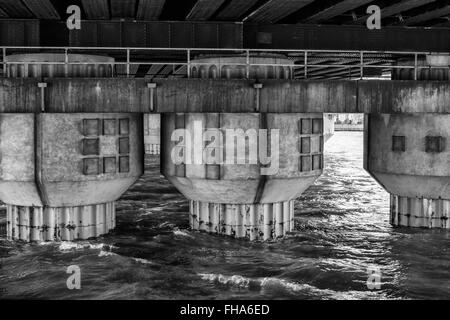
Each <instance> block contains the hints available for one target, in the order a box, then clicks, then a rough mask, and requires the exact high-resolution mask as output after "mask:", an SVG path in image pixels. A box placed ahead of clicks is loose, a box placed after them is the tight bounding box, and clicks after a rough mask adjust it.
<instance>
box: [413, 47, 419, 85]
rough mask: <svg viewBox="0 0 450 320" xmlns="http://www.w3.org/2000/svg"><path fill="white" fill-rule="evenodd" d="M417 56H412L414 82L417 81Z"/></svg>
mask: <svg viewBox="0 0 450 320" xmlns="http://www.w3.org/2000/svg"><path fill="white" fill-rule="evenodd" d="M418 59H419V58H418V56H417V53H416V54H414V80H416V81H417V78H418V71H419V70H417V68H418V66H419V61H418Z"/></svg>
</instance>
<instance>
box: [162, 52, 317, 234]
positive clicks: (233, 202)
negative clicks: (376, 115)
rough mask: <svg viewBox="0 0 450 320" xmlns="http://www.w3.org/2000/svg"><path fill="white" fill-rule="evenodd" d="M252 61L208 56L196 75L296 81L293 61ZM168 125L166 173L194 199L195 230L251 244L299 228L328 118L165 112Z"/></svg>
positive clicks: (165, 134)
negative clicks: (300, 203)
mask: <svg viewBox="0 0 450 320" xmlns="http://www.w3.org/2000/svg"><path fill="white" fill-rule="evenodd" d="M246 62H247V59H246V57H242V56H231V57H201V58H198V59H197V60H194V61H193V62H192V69H191V74H192V75H193V76H196V77H202V78H227V79H236V78H244V77H245V76H246V73H247V72H248V73H249V74H250V76H251V77H252V78H253V79H268V78H270V79H289V78H290V77H291V67H290V66H291V65H292V62H291V61H290V60H288V59H286V58H284V57H281V56H274V55H264V56H254V57H251V59H250V63H251V64H260V66H252V67H249V66H248V65H247V64H246ZM233 64H237V65H233ZM267 64H271V66H266V65H267ZM277 64H279V65H280V66H277ZM224 103H226V100H224ZM161 125H162V154H161V171H162V173H163V174H164V175H165V176H166V177H167V178H168V180H169V181H171V183H172V184H174V186H175V187H176V188H177V189H178V190H179V191H180V192H181V193H183V194H184V195H185V196H186V197H187V198H188V199H189V200H191V205H190V224H191V228H192V229H194V230H200V231H203V232H208V233H214V234H221V235H228V236H232V237H236V238H247V239H250V240H273V239H276V238H280V237H283V236H285V235H286V233H288V232H290V231H292V230H293V227H294V201H293V200H295V199H296V198H298V197H299V196H300V195H301V194H302V193H303V192H304V191H305V190H306V189H307V188H308V187H309V186H310V185H311V184H313V183H314V181H315V180H316V179H317V178H318V177H319V176H320V175H321V173H322V171H323V144H324V130H323V126H324V121H323V114H321V113H318V114H315V113H311V114H302V113H298V114H275V113H258V112H255V113H246V114H239V113H186V114H184V113H183V114H163V115H162V120H161ZM266 142H267V143H266ZM239 146H242V147H239Z"/></svg>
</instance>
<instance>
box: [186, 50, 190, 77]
mask: <svg viewBox="0 0 450 320" xmlns="http://www.w3.org/2000/svg"><path fill="white" fill-rule="evenodd" d="M187 77H188V78H190V77H191V50H189V49H188V50H187Z"/></svg>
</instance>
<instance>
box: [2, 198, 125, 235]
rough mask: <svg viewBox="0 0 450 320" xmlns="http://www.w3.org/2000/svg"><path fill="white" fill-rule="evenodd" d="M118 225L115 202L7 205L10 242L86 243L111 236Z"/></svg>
mask: <svg viewBox="0 0 450 320" xmlns="http://www.w3.org/2000/svg"><path fill="white" fill-rule="evenodd" d="M115 225H116V214H115V204H114V202H110V203H104V204H96V205H90V206H81V207H64V208H43V207H21V206H13V205H8V206H7V237H8V239H10V240H22V241H26V242H30V241H36V242H41V241H72V240H86V239H89V238H95V237H99V236H102V235H105V234H107V233H109V232H110V231H111V230H112V229H114V228H115Z"/></svg>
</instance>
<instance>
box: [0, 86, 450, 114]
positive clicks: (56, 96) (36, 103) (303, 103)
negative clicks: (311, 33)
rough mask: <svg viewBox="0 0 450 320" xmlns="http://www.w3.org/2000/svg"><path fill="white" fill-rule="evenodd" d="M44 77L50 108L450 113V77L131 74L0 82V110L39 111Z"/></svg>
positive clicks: (58, 110)
mask: <svg viewBox="0 0 450 320" xmlns="http://www.w3.org/2000/svg"><path fill="white" fill-rule="evenodd" d="M39 82H45V83H47V88H45V89H44V90H45V99H44V110H45V112H49V113H81V112H84V113H115V112H124V113H130V112H136V113H150V109H151V107H150V105H151V103H150V97H151V94H150V91H151V90H154V106H155V112H156V113H172V112H227V113H245V112H255V111H256V110H257V102H256V101H257V100H259V110H260V112H269V113H270V112H273V113H279V112H284V113H294V112H295V113H297V112H298V113H310V112H326V113H450V82H439V81H382V80H380V81H378V80H370V81H292V80H264V81H260V82H259V83H261V84H262V88H261V89H255V87H254V84H255V81H254V80H225V79H220V80H205V79H158V80H154V81H153V82H154V83H156V88H152V89H150V88H149V87H148V83H149V80H145V79H133V78H111V79H109V78H101V79H81V78H73V79H70V78H68V79H67V78H65V79H44V80H42V81H39V80H38V79H5V78H4V79H0V113H34V112H36V113H38V112H41V90H40V89H39V88H38V83H39ZM258 91H259V94H260V97H259V99H256V95H257V93H258Z"/></svg>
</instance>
